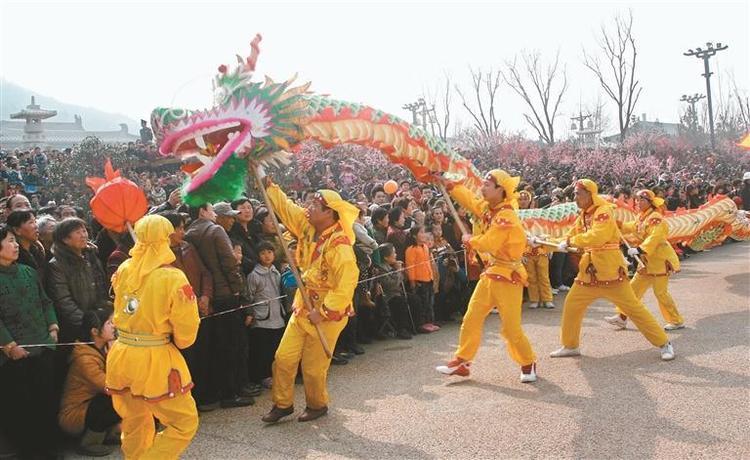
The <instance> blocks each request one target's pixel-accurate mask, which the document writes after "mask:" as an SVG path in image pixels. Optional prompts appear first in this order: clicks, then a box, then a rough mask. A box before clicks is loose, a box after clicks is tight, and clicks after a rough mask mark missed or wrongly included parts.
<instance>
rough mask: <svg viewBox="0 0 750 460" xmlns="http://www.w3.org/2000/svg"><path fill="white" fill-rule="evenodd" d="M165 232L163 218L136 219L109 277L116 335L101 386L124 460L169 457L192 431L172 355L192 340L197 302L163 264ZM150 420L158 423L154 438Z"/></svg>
mask: <svg viewBox="0 0 750 460" xmlns="http://www.w3.org/2000/svg"><path fill="white" fill-rule="evenodd" d="M173 232H174V228H173V227H172V224H171V223H170V222H169V221H168V220H167V219H165V218H164V217H161V216H156V215H153V216H146V217H144V218H142V219H141V220H139V221H138V223H136V225H135V234H136V237H137V240H138V241H137V242H136V244H135V246H134V247H133V249H131V250H130V255H131V256H132V257H131V258H130V259H128V260H126V261H125V262H123V264H122V265H120V267H119V269H118V270H117V273H115V275H114V276H113V277H112V287H113V289H114V292H115V315H114V323H115V327H116V328H117V333H118V338H117V341H116V342H115V344H114V345H113V347H112V350H110V352H109V354H108V355H107V376H106V382H105V385H106V391H107V393H109V394H110V395H112V404H113V406H114V408H115V410H116V411H117V413H118V414H119V415H120V417H122V452H123V454H124V456H125V458H126V459H173V458H177V457H179V455H180V453H181V452H182V451H184V450H185V449H186V448H187V446H188V445H189V444H190V440H191V439H193V436H194V435H195V432H196V431H197V430H198V412H197V410H196V408H195V401H194V400H193V397H192V396H191V394H190V389H191V388H192V387H193V382H192V379H191V377H190V372H189V371H188V367H187V364H185V360H184V359H183V357H182V355H181V354H180V352H179V350H178V348H187V347H189V346H190V345H192V344H193V342H194V341H195V336H196V334H197V333H198V323H199V321H200V320H199V318H198V304H197V303H196V300H195V295H194V294H193V289H192V288H191V287H190V283H189V282H188V280H187V278H186V277H185V274H184V273H183V272H182V271H180V270H178V269H176V268H173V267H171V266H170V265H169V264H170V263H171V262H172V261H174V260H175V257H174V253H172V250H171V249H170V248H169V235H170V234H171V233H173ZM154 417H156V418H158V419H159V422H161V423H162V424H163V425H165V426H166V429H165V430H164V431H162V432H161V433H159V434H155V428H154Z"/></svg>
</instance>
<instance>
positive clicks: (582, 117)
mask: <svg viewBox="0 0 750 460" xmlns="http://www.w3.org/2000/svg"><path fill="white" fill-rule="evenodd" d="M587 118H591V114H588V113H587V114H586V115H584V114H583V113H582V112H580V111H579V112H578V116H577V117H570V119H571V120H572V121H573V123H572V124H571V126H570V129H572V130H575V129H576V128H578V140H579V141H580V142H581V144H583V122H584V121H585V120H586V119H587ZM576 121H577V122H578V126H577V127H576Z"/></svg>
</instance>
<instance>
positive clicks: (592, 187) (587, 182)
mask: <svg viewBox="0 0 750 460" xmlns="http://www.w3.org/2000/svg"><path fill="white" fill-rule="evenodd" d="M576 188H580V189H583V190H586V191H588V192H589V193H591V199H592V200H593V202H594V206H596V207H599V206H602V205H605V204H607V201H606V200H605V199H604V198H602V197H601V196H599V186H598V185H596V182H594V181H592V180H591V179H578V180H577V181H576ZM584 211H585V209H584Z"/></svg>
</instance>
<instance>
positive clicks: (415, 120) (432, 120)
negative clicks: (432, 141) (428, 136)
mask: <svg viewBox="0 0 750 460" xmlns="http://www.w3.org/2000/svg"><path fill="white" fill-rule="evenodd" d="M401 108H402V109H405V110H408V111H410V112H411V119H412V124H413V125H414V126H421V127H422V128H423V129H425V130H427V123H429V124H430V131H432V135H433V136H434V135H435V124H437V116H436V115H435V106H434V105H433V106H431V107H430V108H428V107H427V102H426V101H425V100H424V98H422V97H420V98H419V99H417V102H412V103H409V104H404V105H403V106H402V107H401ZM417 115H419V116H421V120H420V119H419V117H417Z"/></svg>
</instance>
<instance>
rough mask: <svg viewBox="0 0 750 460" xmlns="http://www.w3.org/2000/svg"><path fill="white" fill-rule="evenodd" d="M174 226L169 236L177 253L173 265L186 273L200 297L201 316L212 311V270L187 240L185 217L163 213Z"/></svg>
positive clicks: (196, 294)
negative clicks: (209, 269) (204, 263)
mask: <svg viewBox="0 0 750 460" xmlns="http://www.w3.org/2000/svg"><path fill="white" fill-rule="evenodd" d="M162 215H163V216H164V217H165V218H167V220H169V222H171V223H172V226H173V227H174V233H173V234H172V235H171V236H170V237H169V245H170V247H171V248H172V252H173V253H174V255H175V261H174V262H172V265H174V266H175V267H177V268H179V269H180V270H182V271H183V272H184V273H185V276H187V279H188V281H189V282H190V286H192V288H193V292H195V296H196V297H197V298H198V310H199V313H200V316H201V317H203V316H207V315H208V314H209V313H210V303H211V298H212V297H213V288H214V287H213V281H212V280H211V272H210V271H208V269H207V268H206V266H205V265H203V261H202V260H201V257H200V255H199V254H198V250H197V249H195V246H193V245H192V244H190V243H188V242H187V241H185V239H184V238H185V217H184V216H183V215H182V214H178V213H176V212H167V213H164V214H162Z"/></svg>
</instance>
